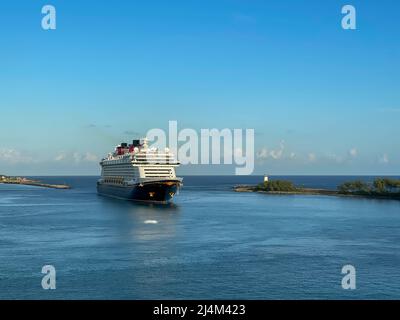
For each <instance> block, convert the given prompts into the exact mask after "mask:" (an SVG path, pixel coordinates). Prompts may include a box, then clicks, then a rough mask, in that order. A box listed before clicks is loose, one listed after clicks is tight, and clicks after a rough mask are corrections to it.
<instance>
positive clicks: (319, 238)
mask: <svg viewBox="0 0 400 320" xmlns="http://www.w3.org/2000/svg"><path fill="white" fill-rule="evenodd" d="M290 179H291V180H293V181H295V182H296V184H298V185H303V186H306V187H322V188H331V189H334V188H335V187H336V185H337V184H338V183H340V182H342V181H344V180H351V179H352V178H349V177H290ZM363 179H366V180H371V179H372V177H364V178H363ZM42 180H44V181H48V182H50V183H51V182H54V183H67V184H70V185H72V187H73V189H72V190H52V189H42V188H38V187H29V186H15V185H0V298H2V299H6V298H7V299H26V298H30V299H31V298H33V299H48V298H54V299H175V298H177V299H184V298H186V299H203V298H204V299H213V298H218V299H219V298H221V299H222V298H226V299H236V298H243V299H284V298H294V299H297V298H312V299H314V298H329V299H336V298H345V299H370V298H378V299H383V298H389V299H400V201H393V200H371V199H361V198H359V199H357V198H343V197H329V196H302V195H295V196H284V195H282V196H280V195H263V194H253V193H235V192H233V191H232V190H231V187H232V186H233V185H235V184H245V183H257V182H259V181H260V180H261V177H186V178H185V180H184V188H183V189H182V191H181V194H180V195H179V196H177V197H176V198H175V201H174V204H173V205H168V206H157V205H143V204H135V203H131V202H126V201H121V200H113V199H108V198H104V197H100V196H98V195H97V194H96V189H95V184H96V180H97V178H96V177H51V178H50V177H43V178H42ZM46 264H51V265H54V266H55V268H56V270H57V289H56V290H43V289H42V287H41V280H42V276H43V275H42V274H41V269H42V266H43V265H46ZM346 264H352V265H354V266H355V267H356V270H357V289H356V290H354V291H345V290H343V289H342V287H341V280H342V275H341V269H342V266H344V265H346Z"/></svg>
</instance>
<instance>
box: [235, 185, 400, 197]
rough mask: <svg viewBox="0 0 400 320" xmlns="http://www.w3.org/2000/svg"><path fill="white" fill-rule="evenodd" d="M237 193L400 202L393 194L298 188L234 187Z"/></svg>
mask: <svg viewBox="0 0 400 320" xmlns="http://www.w3.org/2000/svg"><path fill="white" fill-rule="evenodd" d="M233 190H234V191H235V192H247V193H249V192H251V193H261V194H268V195H310V196H312V195H314V196H315V195H320V196H321V195H322V196H336V197H353V198H354V197H355V198H367V199H382V200H400V195H398V194H393V195H387V194H361V193H347V194H344V193H340V192H339V191H335V190H327V189H313V188H297V189H296V190H295V191H265V190H260V189H259V188H258V187H257V186H254V185H237V186H234V187H233Z"/></svg>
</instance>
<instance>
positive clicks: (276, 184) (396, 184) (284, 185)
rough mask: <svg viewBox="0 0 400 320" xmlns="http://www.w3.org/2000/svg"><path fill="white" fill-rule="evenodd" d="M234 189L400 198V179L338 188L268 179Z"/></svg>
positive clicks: (241, 190) (352, 183)
mask: <svg viewBox="0 0 400 320" xmlns="http://www.w3.org/2000/svg"><path fill="white" fill-rule="evenodd" d="M234 191H236V192H259V193H266V194H303V195H329V196H353V197H365V198H374V199H394V200H400V180H397V179H389V178H376V179H375V180H374V181H373V182H372V183H366V182H363V181H361V180H356V181H349V182H345V183H343V184H341V185H339V186H338V187H337V190H328V189H313V188H302V187H296V186H295V185H294V184H293V182H291V181H286V180H272V181H268V180H267V181H264V183H260V184H258V185H255V186H254V185H253V186H251V185H238V186H235V187H234Z"/></svg>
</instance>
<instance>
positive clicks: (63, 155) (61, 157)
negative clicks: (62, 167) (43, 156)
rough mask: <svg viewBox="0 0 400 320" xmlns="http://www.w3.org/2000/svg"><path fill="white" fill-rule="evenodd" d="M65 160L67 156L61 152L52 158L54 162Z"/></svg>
mask: <svg viewBox="0 0 400 320" xmlns="http://www.w3.org/2000/svg"><path fill="white" fill-rule="evenodd" d="M66 158H67V154H66V153H65V152H61V153H59V154H58V155H56V157H55V158H54V160H55V161H62V160H65V159H66Z"/></svg>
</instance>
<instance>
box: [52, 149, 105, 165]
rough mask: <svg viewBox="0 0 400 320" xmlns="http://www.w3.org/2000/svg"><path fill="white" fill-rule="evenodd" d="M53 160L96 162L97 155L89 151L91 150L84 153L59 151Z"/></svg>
mask: <svg viewBox="0 0 400 320" xmlns="http://www.w3.org/2000/svg"><path fill="white" fill-rule="evenodd" d="M54 160H55V161H58V162H61V161H65V162H75V163H81V162H97V161H98V157H97V156H96V155H95V154H93V153H91V152H86V153H85V154H81V153H79V152H72V153H68V152H64V151H62V152H60V153H59V154H58V155H56V157H55V158H54Z"/></svg>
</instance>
